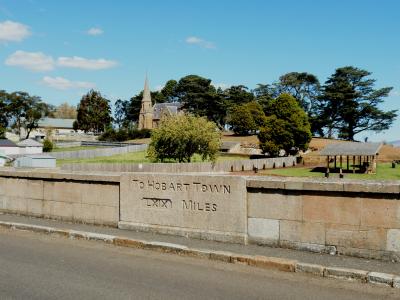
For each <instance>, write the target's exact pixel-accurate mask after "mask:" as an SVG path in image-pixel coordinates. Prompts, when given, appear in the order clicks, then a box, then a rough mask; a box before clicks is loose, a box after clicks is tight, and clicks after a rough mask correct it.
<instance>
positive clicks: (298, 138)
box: [258, 94, 311, 156]
mask: <svg viewBox="0 0 400 300" xmlns="http://www.w3.org/2000/svg"><path fill="white" fill-rule="evenodd" d="M258 139H259V140H260V147H261V149H262V151H263V153H268V154H269V155H271V156H278V155H279V152H280V150H284V151H285V153H286V155H288V154H294V153H297V152H298V151H299V150H306V149H307V148H308V143H309V142H310V140H311V126H310V123H309V121H308V117H307V114H306V113H305V112H304V110H303V109H302V108H301V107H300V105H299V103H298V102H297V101H296V99H295V98H294V97H293V96H291V95H289V94H282V95H280V96H278V97H277V98H276V99H274V100H272V101H271V102H270V104H269V106H268V110H267V118H266V120H265V125H264V126H262V127H261V129H260V132H259V134H258Z"/></svg>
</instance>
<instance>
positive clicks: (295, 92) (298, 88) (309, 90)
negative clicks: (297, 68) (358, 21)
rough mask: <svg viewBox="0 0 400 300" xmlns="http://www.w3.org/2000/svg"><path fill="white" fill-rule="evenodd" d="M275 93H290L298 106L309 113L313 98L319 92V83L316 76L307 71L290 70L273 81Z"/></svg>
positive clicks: (313, 101)
mask: <svg viewBox="0 0 400 300" xmlns="http://www.w3.org/2000/svg"><path fill="white" fill-rule="evenodd" d="M275 88H276V89H277V93H279V94H283V93H287V94H291V95H292V96H293V97H294V98H295V99H296V100H297V101H298V102H299V104H300V106H301V107H302V108H303V109H304V110H305V111H306V112H307V113H309V114H310V112H311V111H312V109H313V105H314V103H315V99H316V98H317V97H318V96H319V93H320V84H319V80H318V78H317V76H315V75H313V74H310V73H307V72H301V73H300V72H290V73H287V74H284V75H282V76H281V77H279V82H277V83H275Z"/></svg>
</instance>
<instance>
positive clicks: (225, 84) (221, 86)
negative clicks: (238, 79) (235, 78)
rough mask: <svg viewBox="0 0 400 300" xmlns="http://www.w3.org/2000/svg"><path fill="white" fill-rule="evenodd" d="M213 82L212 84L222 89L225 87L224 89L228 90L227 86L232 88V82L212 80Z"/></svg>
mask: <svg viewBox="0 0 400 300" xmlns="http://www.w3.org/2000/svg"><path fill="white" fill-rule="evenodd" d="M211 84H212V85H213V86H214V87H215V88H216V89H218V88H221V89H223V90H226V89H227V88H230V87H231V85H230V84H227V83H222V82H220V83H214V82H211Z"/></svg>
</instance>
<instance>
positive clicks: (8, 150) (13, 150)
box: [0, 139, 20, 156]
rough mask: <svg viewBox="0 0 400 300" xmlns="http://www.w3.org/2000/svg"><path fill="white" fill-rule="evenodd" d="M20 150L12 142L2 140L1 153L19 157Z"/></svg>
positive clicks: (0, 143) (0, 144) (0, 140)
mask: <svg viewBox="0 0 400 300" xmlns="http://www.w3.org/2000/svg"><path fill="white" fill-rule="evenodd" d="M19 149H20V148H19V147H18V146H17V145H16V144H15V143H14V142H12V141H10V140H7V139H0V151H1V152H3V153H4V154H5V155H7V156H10V155H18V154H19V151H20V150H19Z"/></svg>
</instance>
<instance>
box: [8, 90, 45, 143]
mask: <svg viewBox="0 0 400 300" xmlns="http://www.w3.org/2000/svg"><path fill="white" fill-rule="evenodd" d="M3 97H5V98H3V100H4V99H5V103H6V109H5V110H6V114H7V119H8V123H9V124H10V125H11V127H12V128H14V129H15V130H16V131H17V133H18V134H19V135H21V132H22V131H21V129H22V128H24V129H25V131H26V136H25V138H29V135H30V133H31V132H32V130H34V129H36V128H37V127H38V123H39V120H40V119H41V118H43V117H46V116H49V115H51V113H52V108H53V107H52V106H51V105H48V104H46V103H45V102H43V101H42V99H41V98H40V97H37V96H31V95H29V94H28V93H26V92H13V93H11V94H7V95H6V96H4V94H3Z"/></svg>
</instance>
